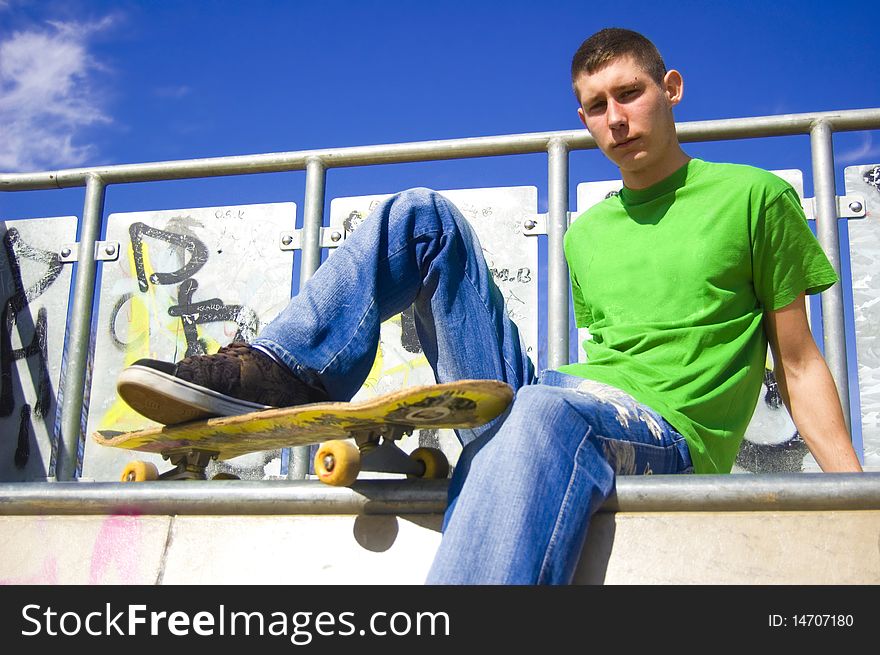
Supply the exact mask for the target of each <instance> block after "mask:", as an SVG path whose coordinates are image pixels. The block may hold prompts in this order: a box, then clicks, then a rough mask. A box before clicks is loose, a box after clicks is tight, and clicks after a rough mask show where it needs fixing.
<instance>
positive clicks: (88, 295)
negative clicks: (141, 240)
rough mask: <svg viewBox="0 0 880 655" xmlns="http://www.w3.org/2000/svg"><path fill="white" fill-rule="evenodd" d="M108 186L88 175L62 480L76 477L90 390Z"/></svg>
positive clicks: (70, 340) (59, 463) (59, 470)
mask: <svg viewBox="0 0 880 655" xmlns="http://www.w3.org/2000/svg"><path fill="white" fill-rule="evenodd" d="M105 189H106V185H105V184H104V181H103V180H102V179H101V178H100V177H98V176H97V175H94V174H92V175H89V176H88V178H87V180H86V199H85V204H84V206H83V218H82V230H81V232H80V238H79V252H78V255H77V268H76V281H75V283H74V286H73V308H72V310H71V314H70V323H69V326H68V327H69V330H68V335H67V349H66V351H65V355H64V359H65V362H66V364H65V374H64V383H63V384H64V387H63V398H62V403H61V438H60V439H59V443H58V457H57V459H56V463H55V477H56V479H57V480H59V481H67V480H74V479H75V478H76V465H77V453H78V450H79V442H80V433H81V431H82V410H83V399H84V397H85V391H86V389H85V379H86V367H87V366H88V359H89V342H90V339H91V327H92V305H93V304H94V300H95V275H96V272H97V263H96V261H95V243H96V242H97V241H98V238H99V236H100V234H101V222H102V220H103V217H104V192H105Z"/></svg>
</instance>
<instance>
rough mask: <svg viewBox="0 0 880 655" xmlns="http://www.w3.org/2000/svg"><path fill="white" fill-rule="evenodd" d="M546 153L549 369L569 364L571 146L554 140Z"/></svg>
mask: <svg viewBox="0 0 880 655" xmlns="http://www.w3.org/2000/svg"><path fill="white" fill-rule="evenodd" d="M547 154H548V171H547V211H548V216H547V366H548V367H549V368H559V367H560V366H563V365H564V364H568V284H569V281H568V264H567V263H566V259H565V253H564V252H563V239H564V238H565V231H566V230H567V229H568V146H566V144H565V141H563V140H560V139H557V140H554V141H551V142H550V146H549V148H548V149H547Z"/></svg>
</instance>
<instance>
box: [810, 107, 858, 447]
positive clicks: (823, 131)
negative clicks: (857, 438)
mask: <svg viewBox="0 0 880 655" xmlns="http://www.w3.org/2000/svg"><path fill="white" fill-rule="evenodd" d="M832 136H833V132H832V129H831V124H830V123H828V122H827V121H824V120H822V121H818V122H816V123H815V124H814V125H813V126H812V127H811V128H810V150H811V155H812V160H813V192H814V195H815V198H816V232H817V235H818V238H819V243H820V244H821V245H822V248H823V249H824V250H825V254H826V255H828V259H829V260H830V261H831V265H832V266H833V267H834V270H835V271H836V272H837V275H838V276H840V239H839V234H838V228H837V191H836V188H835V183H834V146H833V143H832ZM843 311H844V309H843V288H842V285H840V284H835V285H834V286H833V287H831V288H830V289H828V290H827V291H825V292H824V293H823V294H822V327H823V329H824V331H825V361H826V362H827V363H828V368H829V369H830V370H831V375H832V376H833V377H834V381H835V383H836V384H837V392H838V394H839V395H840V403H841V405H842V406H843V416H844V418H845V419H846V427H847V429H848V430H851V427H852V426H851V425H850V415H849V378H848V376H847V370H846V333H845V330H844V323H843ZM850 434H851V432H850Z"/></svg>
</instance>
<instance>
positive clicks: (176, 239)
mask: <svg viewBox="0 0 880 655" xmlns="http://www.w3.org/2000/svg"><path fill="white" fill-rule="evenodd" d="M128 234H129V236H130V237H131V248H132V252H133V256H134V268H135V273H136V274H137V280H138V287H139V288H140V290H141V291H142V292H146V291H147V289H148V288H149V285H148V282H147V273H146V270H145V268H144V245H143V244H144V237H145V236H148V237H152V238H154V239H159V240H161V241H165V242H167V243H170V244H172V245H174V246H178V247H180V248H183V250H184V251H185V252H188V253H189V254H190V259H189V262H187V263H185V264H184V265H183V266H181V267H180V268H179V269H177V270H176V271H172V272H170V273H153V274H152V275H151V276H150V280H149V281H150V282H152V283H153V284H179V283H181V282H182V281H184V280H186V279H188V278H191V277H192V276H193V275H195V274H196V273H198V272H199V270H201V268H202V266H204V265H205V263H206V262H207V261H208V247H207V246H206V245H205V244H204V243H202V242H201V241H200V240H199V239H197V238H195V237H194V236H191V235H188V234H178V233H177V232H167V231H165V230H160V229H159V228H155V227H150V226H149V225H147V224H146V223H132V224H131V226H130V227H129V228H128Z"/></svg>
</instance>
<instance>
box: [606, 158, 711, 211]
mask: <svg viewBox="0 0 880 655" xmlns="http://www.w3.org/2000/svg"><path fill="white" fill-rule="evenodd" d="M702 165H703V161H702V160H701V159H691V160H690V161H688V163H686V164H685V165H684V166H682V167H680V168H679V169H678V170H676V171H675V172H674V173H672V174H671V175H669V176H668V177H665V178H663V179H662V180H660V181H659V182H657V183H655V184H652V185H651V186H649V187H645V188H644V189H630V188H628V187H623V189H621V191H620V199H621V201H623V204H624V205H641V204H642V203H646V202H650V201H651V200H655V199H657V198H659V197H661V196H664V195H666V194H667V193H670V192H672V191H675V190H676V189H679V188H681V187H683V186H684V185H685V184H687V182H688V180H689V179H691V178H693V177H694V175H696V174H697V172H698V171H699V170H700V168H701V167H702Z"/></svg>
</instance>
